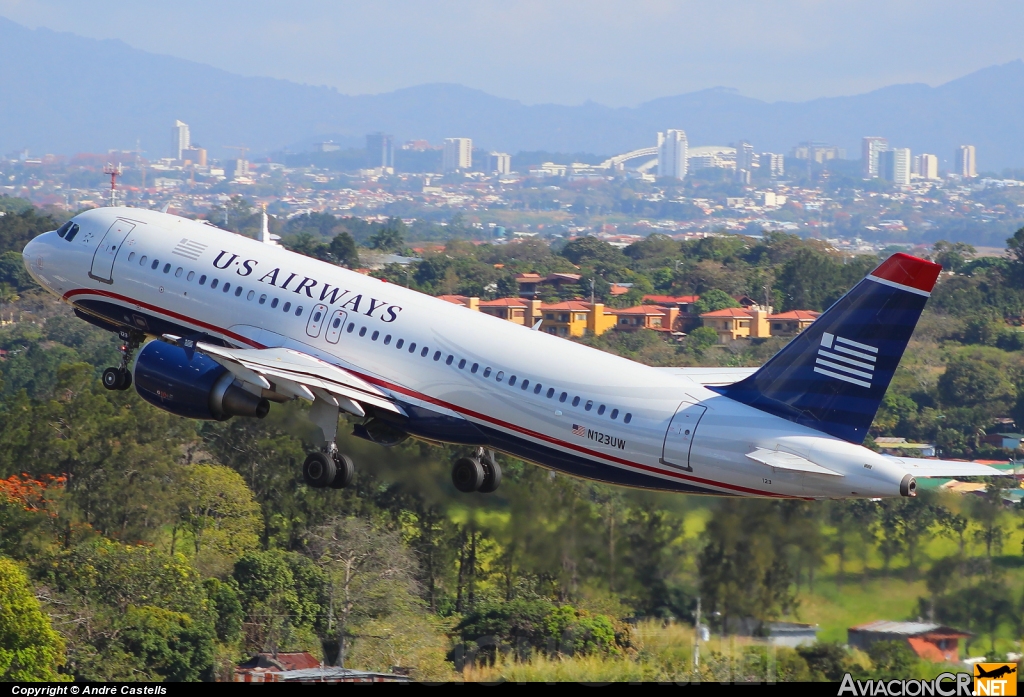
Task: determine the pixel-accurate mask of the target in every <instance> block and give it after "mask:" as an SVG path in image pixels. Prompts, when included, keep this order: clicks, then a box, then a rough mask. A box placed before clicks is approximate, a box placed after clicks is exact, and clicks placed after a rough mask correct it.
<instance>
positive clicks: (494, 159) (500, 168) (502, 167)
mask: <svg viewBox="0 0 1024 697" xmlns="http://www.w3.org/2000/svg"><path fill="white" fill-rule="evenodd" d="M487 171H488V172H490V173H492V174H509V173H510V172H511V171H512V156H511V155H509V154H508V153H507V152H492V153H490V154H489V155H488V156H487Z"/></svg>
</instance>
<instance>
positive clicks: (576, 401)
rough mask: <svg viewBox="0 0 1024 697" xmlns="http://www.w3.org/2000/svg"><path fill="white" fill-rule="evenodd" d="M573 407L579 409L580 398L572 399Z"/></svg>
mask: <svg viewBox="0 0 1024 697" xmlns="http://www.w3.org/2000/svg"><path fill="white" fill-rule="evenodd" d="M572 405H573V406H574V407H578V406H579V405H580V398H579V397H573V398H572Z"/></svg>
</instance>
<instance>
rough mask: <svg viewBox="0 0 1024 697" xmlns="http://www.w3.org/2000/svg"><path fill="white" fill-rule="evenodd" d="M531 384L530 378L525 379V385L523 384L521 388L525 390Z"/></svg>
mask: <svg viewBox="0 0 1024 697" xmlns="http://www.w3.org/2000/svg"><path fill="white" fill-rule="evenodd" d="M529 386H530V381H529V380H523V386H522V388H521V389H523V390H525V389H526V388H528V387H529Z"/></svg>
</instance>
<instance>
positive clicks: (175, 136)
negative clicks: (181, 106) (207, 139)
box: [171, 121, 192, 160]
mask: <svg viewBox="0 0 1024 697" xmlns="http://www.w3.org/2000/svg"><path fill="white" fill-rule="evenodd" d="M190 147H192V138H191V137H190V136H189V133H188V124H187V123H185V122H184V121H175V122H174V128H172V129H171V152H172V153H174V159H175V160H180V159H181V151H182V150H188V149H189V148H190Z"/></svg>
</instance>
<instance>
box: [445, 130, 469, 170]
mask: <svg viewBox="0 0 1024 697" xmlns="http://www.w3.org/2000/svg"><path fill="white" fill-rule="evenodd" d="M472 166H473V139H472V138H445V139H444V152H443V154H442V157H441V169H442V170H443V171H445V172H458V171H468V170H469V169H470V168H471V167H472Z"/></svg>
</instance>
